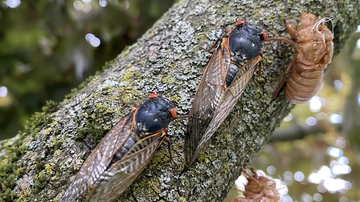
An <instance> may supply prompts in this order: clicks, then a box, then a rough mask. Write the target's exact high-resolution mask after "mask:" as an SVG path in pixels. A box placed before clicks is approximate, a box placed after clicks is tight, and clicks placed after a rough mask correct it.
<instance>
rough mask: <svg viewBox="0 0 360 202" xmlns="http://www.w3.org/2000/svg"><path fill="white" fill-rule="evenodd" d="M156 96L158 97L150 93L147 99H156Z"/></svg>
mask: <svg viewBox="0 0 360 202" xmlns="http://www.w3.org/2000/svg"><path fill="white" fill-rule="evenodd" d="M158 96H159V95H158V94H156V93H150V94H149V96H148V98H149V99H153V98H157V97H158Z"/></svg>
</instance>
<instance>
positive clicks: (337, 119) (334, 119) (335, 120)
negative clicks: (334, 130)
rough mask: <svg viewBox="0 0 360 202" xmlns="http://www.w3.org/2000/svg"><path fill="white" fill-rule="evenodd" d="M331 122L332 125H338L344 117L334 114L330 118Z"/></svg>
mask: <svg viewBox="0 0 360 202" xmlns="http://www.w3.org/2000/svg"><path fill="white" fill-rule="evenodd" d="M329 121H330V123H332V124H338V123H341V122H342V116H341V115H339V114H335V113H332V114H330V116H329Z"/></svg>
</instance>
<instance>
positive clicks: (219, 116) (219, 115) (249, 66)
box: [191, 56, 261, 162]
mask: <svg viewBox="0 0 360 202" xmlns="http://www.w3.org/2000/svg"><path fill="white" fill-rule="evenodd" d="M260 60H261V56H257V57H256V58H254V59H252V60H250V61H248V62H247V63H246V64H245V65H244V66H243V67H242V68H241V69H240V71H239V73H238V74H237V76H236V77H235V82H234V83H232V84H231V86H229V88H228V89H227V91H226V93H225V96H224V98H223V100H222V102H221V104H220V105H219V107H218V108H217V109H216V111H215V113H214V116H213V118H212V120H211V122H210V124H209V126H208V128H207V130H206V132H205V134H204V135H203V136H202V139H201V140H200V142H199V145H198V147H197V149H196V151H195V154H194V156H193V158H192V160H191V162H194V161H195V160H196V157H197V155H198V154H199V153H200V151H201V150H202V148H203V147H205V146H206V144H207V142H208V141H209V139H210V138H211V136H212V135H213V134H214V133H215V131H216V130H217V129H218V128H219V126H220V125H221V123H222V122H223V121H224V120H225V118H226V117H227V116H228V115H229V114H230V112H231V110H232V108H233V107H234V106H235V104H236V103H237V101H238V100H239V98H240V97H241V95H242V93H243V92H244V90H245V88H246V86H247V84H248V83H249V81H250V80H251V78H252V76H253V74H254V71H255V69H256V67H257V64H258V63H259V61H260ZM244 71H245V73H243V72H244Z"/></svg>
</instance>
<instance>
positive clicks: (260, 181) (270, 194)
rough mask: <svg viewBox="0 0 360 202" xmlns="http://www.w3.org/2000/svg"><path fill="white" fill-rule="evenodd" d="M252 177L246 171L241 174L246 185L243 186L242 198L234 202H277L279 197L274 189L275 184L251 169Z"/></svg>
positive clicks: (243, 170)
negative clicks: (245, 180)
mask: <svg viewBox="0 0 360 202" xmlns="http://www.w3.org/2000/svg"><path fill="white" fill-rule="evenodd" d="M251 171H252V173H253V175H250V174H249V173H248V172H247V171H246V169H244V168H242V172H243V174H244V176H245V177H246V179H247V180H248V183H247V184H246V185H245V191H244V192H243V194H244V197H237V198H235V199H234V202H256V201H258V202H260V201H261V202H278V201H279V200H280V195H279V193H278V191H277V189H276V182H275V181H274V180H272V179H270V178H268V177H266V176H261V175H259V174H258V172H257V171H256V170H255V169H254V168H251Z"/></svg>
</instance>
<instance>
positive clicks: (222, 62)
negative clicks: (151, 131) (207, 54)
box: [185, 38, 230, 164]
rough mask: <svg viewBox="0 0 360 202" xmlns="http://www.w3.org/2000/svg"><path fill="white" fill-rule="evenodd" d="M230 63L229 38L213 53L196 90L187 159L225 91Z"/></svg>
mask: <svg viewBox="0 0 360 202" xmlns="http://www.w3.org/2000/svg"><path fill="white" fill-rule="evenodd" d="M229 65H230V50H229V46H228V38H223V39H222V42H221V44H219V46H218V47H217V48H216V50H215V52H214V53H213V54H212V56H211V58H210V61H209V63H208V65H207V67H206V69H205V72H204V74H203V77H202V79H201V81H200V84H199V86H198V89H197V91H196V94H195V97H194V100H193V106H192V109H191V112H190V118H189V122H188V126H187V132H186V134H185V159H186V162H187V164H189V163H190V160H191V159H192V158H193V155H194V153H195V150H196V148H197V147H198V144H199V141H200V140H201V138H202V135H203V134H204V133H205V130H206V128H207V127H208V125H209V123H210V122H211V120H212V118H213V115H214V112H215V110H216V108H217V107H218V105H219V103H220V102H221V100H222V97H223V95H224V93H225V88H226V84H225V79H226V75H227V72H228V70H229Z"/></svg>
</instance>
